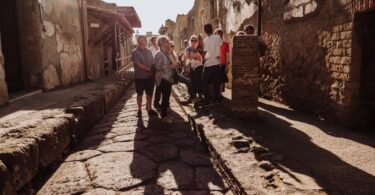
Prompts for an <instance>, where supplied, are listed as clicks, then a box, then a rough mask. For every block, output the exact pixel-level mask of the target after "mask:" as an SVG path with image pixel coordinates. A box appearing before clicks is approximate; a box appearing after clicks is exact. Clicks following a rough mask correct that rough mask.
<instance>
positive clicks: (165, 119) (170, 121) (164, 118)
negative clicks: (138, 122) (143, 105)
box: [161, 116, 173, 124]
mask: <svg viewBox="0 0 375 195" xmlns="http://www.w3.org/2000/svg"><path fill="white" fill-rule="evenodd" d="M161 122H163V123H168V124H171V123H173V120H172V119H171V118H170V117H169V116H166V117H163V118H161Z"/></svg>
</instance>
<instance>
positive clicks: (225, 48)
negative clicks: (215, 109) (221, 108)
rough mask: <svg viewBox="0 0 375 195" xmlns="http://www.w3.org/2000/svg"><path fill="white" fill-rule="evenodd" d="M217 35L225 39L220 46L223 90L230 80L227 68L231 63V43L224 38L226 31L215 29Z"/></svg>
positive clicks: (221, 87)
mask: <svg viewBox="0 0 375 195" xmlns="http://www.w3.org/2000/svg"><path fill="white" fill-rule="evenodd" d="M215 35H217V36H219V37H220V38H221V39H222V40H223V44H221V46H220V72H221V80H220V81H221V84H220V89H221V92H224V91H225V83H227V82H228V76H227V72H228V71H227V70H228V66H229V64H230V61H229V43H228V42H226V41H225V40H224V36H223V35H224V32H223V30H221V29H216V30H215Z"/></svg>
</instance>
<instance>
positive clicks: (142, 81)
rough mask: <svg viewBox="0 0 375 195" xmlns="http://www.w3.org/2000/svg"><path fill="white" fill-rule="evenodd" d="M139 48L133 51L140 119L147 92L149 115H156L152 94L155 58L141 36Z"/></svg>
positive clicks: (138, 40) (138, 41)
mask: <svg viewBox="0 0 375 195" xmlns="http://www.w3.org/2000/svg"><path fill="white" fill-rule="evenodd" d="M137 43H138V46H137V48H135V49H134V50H133V53H132V59H133V63H134V78H135V89H136V92H137V104H138V117H141V116H142V97H143V92H144V91H145V92H146V100H147V103H146V110H147V112H148V114H149V115H156V114H157V113H156V112H155V111H153V110H152V108H151V102H152V92H153V91H154V75H153V71H152V69H153V68H154V67H153V66H154V57H153V56H152V53H151V51H150V50H149V49H147V48H146V46H147V38H146V37H145V36H139V37H138V39H137Z"/></svg>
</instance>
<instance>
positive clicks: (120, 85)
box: [0, 79, 132, 195]
mask: <svg viewBox="0 0 375 195" xmlns="http://www.w3.org/2000/svg"><path fill="white" fill-rule="evenodd" d="M131 83H132V79H130V80H128V81H124V80H121V81H118V82H117V83H114V84H108V85H106V86H105V87H104V90H103V91H93V92H92V93H89V94H83V95H81V96H78V97H75V98H74V99H75V102H74V103H73V104H71V105H69V106H68V107H67V108H65V109H64V112H63V113H61V114H60V115H56V116H51V117H47V118H44V119H43V121H42V122H41V123H39V124H37V125H35V126H30V127H28V129H27V131H25V132H24V133H21V134H20V135H19V136H18V137H11V138H9V139H6V140H5V141H4V142H3V143H0V195H13V194H17V191H18V190H20V189H22V188H23V187H24V186H25V185H26V184H28V183H29V182H30V181H31V180H32V179H33V178H34V177H35V176H36V175H37V174H38V172H39V171H41V170H42V169H43V168H45V167H47V166H49V165H51V164H52V163H54V162H56V161H58V160H59V159H60V158H61V156H62V155H63V154H64V151H66V150H67V149H68V148H69V145H73V144H76V143H78V142H79V141H80V140H81V139H82V138H83V137H84V136H85V134H86V133H87V132H88V131H89V130H90V128H91V127H92V126H94V124H96V123H97V122H98V121H99V120H100V119H101V118H103V116H104V115H105V113H107V112H108V110H109V109H110V108H111V107H112V106H114V105H115V103H116V102H117V101H118V100H119V99H120V97H121V96H122V95H123V94H124V93H125V91H126V89H127V88H128V87H129V85H130V84H131Z"/></svg>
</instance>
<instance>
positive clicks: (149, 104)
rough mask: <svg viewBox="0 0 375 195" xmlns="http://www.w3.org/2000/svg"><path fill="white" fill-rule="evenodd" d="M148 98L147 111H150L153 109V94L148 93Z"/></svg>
mask: <svg viewBox="0 0 375 195" xmlns="http://www.w3.org/2000/svg"><path fill="white" fill-rule="evenodd" d="M146 100H147V104H146V109H147V111H150V110H151V105H152V104H151V102H152V96H151V95H148V96H146Z"/></svg>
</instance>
